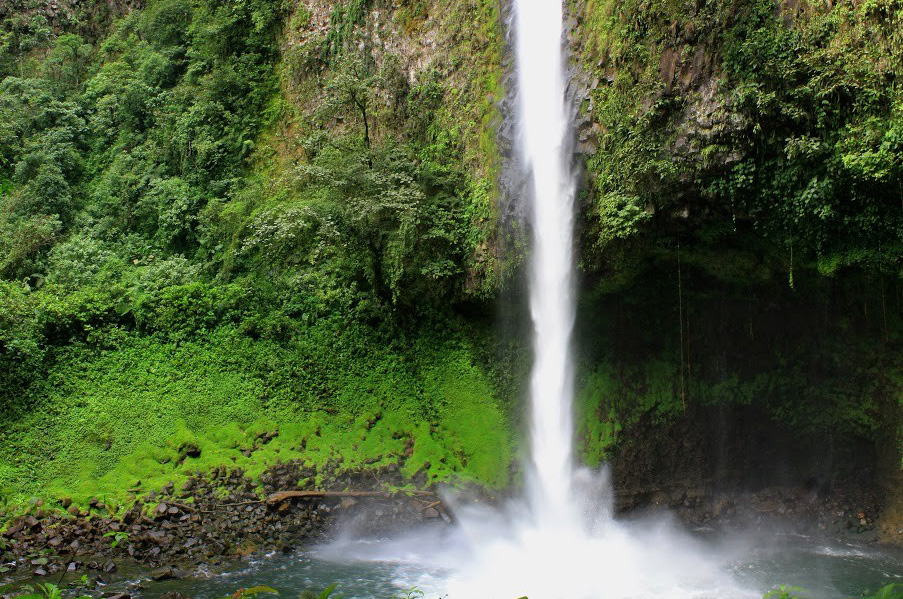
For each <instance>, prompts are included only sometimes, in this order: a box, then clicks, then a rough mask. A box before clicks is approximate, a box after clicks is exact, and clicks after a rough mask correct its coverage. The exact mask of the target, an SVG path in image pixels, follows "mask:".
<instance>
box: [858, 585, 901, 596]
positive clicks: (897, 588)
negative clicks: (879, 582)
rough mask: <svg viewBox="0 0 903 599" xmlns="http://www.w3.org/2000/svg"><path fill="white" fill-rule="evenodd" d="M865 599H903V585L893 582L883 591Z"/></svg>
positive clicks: (882, 588)
mask: <svg viewBox="0 0 903 599" xmlns="http://www.w3.org/2000/svg"><path fill="white" fill-rule="evenodd" d="M865 599H903V585H900V584H898V583H896V582H892V583H890V584H889V585H887V586H883V587H881V589H880V590H879V591H878V592H877V593H875V594H874V595H870V596H868V597H866V598H865Z"/></svg>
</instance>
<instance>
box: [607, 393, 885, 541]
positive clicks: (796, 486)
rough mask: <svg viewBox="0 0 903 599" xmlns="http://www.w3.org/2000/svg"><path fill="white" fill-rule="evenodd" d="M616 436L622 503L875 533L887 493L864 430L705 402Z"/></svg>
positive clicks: (696, 516) (691, 518)
mask: <svg viewBox="0 0 903 599" xmlns="http://www.w3.org/2000/svg"><path fill="white" fill-rule="evenodd" d="M623 439H624V443H623V444H622V446H621V448H620V449H619V451H618V454H617V455H616V456H615V457H614V459H613V461H612V462H613V474H612V478H613V481H614V486H615V494H616V503H617V507H618V509H619V510H620V511H621V512H630V511H636V510H645V509H668V510H670V511H672V512H674V513H676V514H677V515H678V516H679V517H681V518H682V519H683V520H684V521H686V522H689V523H692V524H715V523H720V524H732V525H737V526H752V527H759V526H771V525H773V524H775V523H776V522H779V523H783V524H786V525H789V526H790V527H792V528H793V529H795V530H799V531H801V532H811V533H814V534H828V535H835V536H836V535H841V536H845V535H854V536H855V537H856V540H858V541H872V540H875V539H876V538H877V534H878V531H877V528H878V526H879V522H880V517H881V514H882V511H883V509H884V507H885V503H886V502H885V501H884V494H883V493H882V492H881V489H880V487H879V486H878V484H877V482H876V478H875V471H874V467H873V464H874V448H873V447H871V446H870V445H869V444H868V442H867V441H865V440H856V439H849V438H846V439H837V440H830V439H824V438H805V437H803V436H802V435H801V434H800V433H799V432H798V431H793V430H791V429H788V428H784V427H782V426H780V425H778V424H776V423H774V422H773V421H771V420H770V419H769V418H767V417H766V416H765V415H763V414H761V413H759V412H757V411H756V410H754V409H740V408H735V409H733V410H728V409H723V408H703V407H697V408H694V409H691V410H689V411H688V413H687V414H685V415H684V416H683V417H682V418H679V419H677V420H676V421H675V422H672V423H669V424H665V425H662V424H661V423H659V424H653V423H652V422H649V421H641V422H639V423H637V424H635V425H633V426H632V428H631V429H630V430H627V431H625V433H624V435H623Z"/></svg>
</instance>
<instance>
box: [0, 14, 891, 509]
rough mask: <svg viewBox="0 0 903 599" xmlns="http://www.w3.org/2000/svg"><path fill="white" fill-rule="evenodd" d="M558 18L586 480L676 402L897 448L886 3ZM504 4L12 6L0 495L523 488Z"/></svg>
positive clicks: (3, 106)
mask: <svg viewBox="0 0 903 599" xmlns="http://www.w3.org/2000/svg"><path fill="white" fill-rule="evenodd" d="M570 11H571V13H572V15H573V17H574V26H575V29H574V31H573V32H572V34H571V36H570V40H571V44H572V54H573V59H574V62H575V67H574V69H573V70H574V76H575V81H577V82H578V83H579V84H578V85H577V86H576V87H581V86H582V88H583V89H585V90H586V97H585V98H579V99H580V100H581V101H582V104H581V106H580V114H581V116H580V120H581V130H580V138H581V144H580V145H581V151H582V152H583V155H582V159H584V160H585V162H586V166H587V181H586V183H587V184H586V186H585V192H584V194H583V202H582V206H581V214H580V219H579V220H580V227H581V252H580V255H581V269H582V272H583V273H584V283H585V285H584V288H585V292H584V293H583V295H582V299H581V319H582V322H584V323H586V326H581V328H580V333H581V337H580V339H579V340H578V341H579V343H578V345H579V347H580V355H581V363H580V368H579V375H580V377H579V379H580V380H579V387H580V406H579V407H578V409H579V411H580V416H581V417H580V438H581V440H582V441H583V443H584V446H585V447H584V449H585V455H584V457H585V458H586V460H587V461H588V462H590V463H591V464H596V463H598V462H599V461H600V460H602V459H605V458H606V457H609V456H610V455H611V453H612V451H615V450H616V447H617V442H618V439H619V435H621V434H622V433H623V431H624V430H626V428H627V427H629V426H630V425H631V424H632V423H636V422H637V421H639V420H641V419H643V418H654V419H657V418H670V417H677V416H678V415H679V414H681V413H683V412H684V410H685V409H686V407H687V404H688V402H690V403H693V402H699V403H704V404H707V405H711V404H718V403H727V404H738V405H761V406H762V408H763V409H764V410H765V411H767V412H768V413H769V414H770V415H772V416H773V417H775V418H777V419H781V420H782V421H785V422H789V423H791V424H793V425H794V426H796V427H798V430H800V431H801V433H800V434H812V433H813V432H815V433H816V434H821V433H823V432H824V431H832V433H833V432H836V433H838V434H856V435H863V436H866V437H868V438H874V439H878V438H879V437H880V438H882V439H883V438H884V437H883V436H887V437H888V438H889V439H890V441H887V443H889V444H890V445H891V446H892V447H893V448H895V450H896V449H897V448H899V447H900V446H901V445H900V443H901V440H903V436H901V434H900V433H901V430H903V429H900V428H899V423H901V422H903V420H901V419H900V418H899V411H900V410H899V405H900V397H901V393H900V389H901V380H903V377H901V374H900V373H901V372H903V370H901V365H900V358H899V355H900V353H899V352H898V351H896V350H898V349H899V344H900V318H899V316H900V313H901V306H900V291H901V289H900V284H899V283H900V277H901V266H903V265H901V255H903V254H901V240H903V218H901V217H903V96H901V91H900V82H899V77H898V76H897V75H898V74H899V73H900V59H901V56H903V52H898V51H895V49H899V48H900V47H901V39H900V36H901V31H903V27H901V25H903V23H901V19H900V15H901V14H903V8H901V6H900V4H899V3H898V2H894V1H893V0H876V1H870V2H862V3H855V4H854V3H849V2H846V3H838V4H836V5H833V4H825V5H824V6H822V5H818V6H815V5H799V6H796V5H793V6H791V5H790V4H788V5H787V6H784V5H781V6H779V7H776V5H775V4H774V3H773V2H771V0H767V1H766V0H744V1H743V2H739V3H737V2H721V1H713V2H707V3H706V2H703V3H695V4H694V3H690V4H686V3H681V2H665V3H657V4H649V3H646V2H634V1H631V2H626V3H625V2H620V3H616V2H608V1H603V0H586V1H582V0H580V1H575V2H572V3H570ZM502 12H503V7H502V6H500V5H498V4H497V3H496V2H494V1H491V0H434V1H432V2H427V1H425V0H409V1H406V2H401V3H396V4H386V3H383V2H380V1H379V0H343V1H341V2H335V3H328V2H320V1H319V0H307V1H305V2H303V3H295V2H285V1H282V0H240V1H236V2H230V3H222V2H218V1H216V0H146V1H144V2H132V3H127V2H123V3H116V2H109V3H85V2H82V3H74V2H73V3H69V2H65V1H62V2H58V3H56V2H55V3H50V2H43V1H40V0H10V1H9V2H6V3H5V4H2V5H0V17H2V19H0V20H2V27H0V207H2V210H0V427H2V430H3V431H4V436H3V442H2V444H0V503H2V502H4V501H10V502H12V501H14V500H20V499H22V498H24V497H29V496H32V495H36V494H40V495H47V496H54V495H56V496H59V495H60V494H61V493H63V492H65V493H66V494H67V495H70V496H72V497H73V498H74V499H75V500H76V501H81V500H86V499H87V498H89V497H91V496H94V495H98V494H108V495H110V496H124V493H125V490H127V489H130V488H132V489H134V488H136V487H135V483H136V481H138V480H140V481H141V484H142V487H143V489H145V490H147V489H151V488H153V487H154V486H155V485H157V486H159V485H160V484H162V483H164V482H166V481H169V480H178V479H179V478H180V477H184V476H186V475H187V473H188V472H191V471H194V470H203V469H204V468H206V467H208V466H212V465H216V464H218V463H224V462H228V463H236V464H238V465H239V466H242V467H245V468H247V469H249V470H250V471H251V472H255V471H258V470H260V469H262V467H263V465H264V464H266V463H268V462H271V461H274V460H277V459H282V460H287V459H294V458H299V459H306V460H309V461H311V462H313V463H316V464H318V465H323V464H326V463H329V462H331V463H338V464H341V467H346V468H358V467H362V466H365V465H372V464H377V465H385V464H387V463H396V464H398V465H399V466H400V467H402V468H403V470H404V472H405V473H407V474H409V475H411V476H412V477H413V476H414V475H415V474H417V473H420V474H421V476H423V477H425V478H426V480H432V481H437V480H464V481H474V482H478V483H481V484H485V485H489V486H493V487H503V486H505V485H507V484H508V483H509V481H510V479H511V474H510V472H511V469H510V465H511V462H512V456H513V455H514V454H516V452H517V444H518V435H516V434H515V433H516V431H517V430H518V423H519V418H520V417H521V416H520V412H521V410H520V407H519V406H520V405H521V403H520V400H521V393H522V391H523V382H522V381H523V379H524V373H525V372H526V368H527V365H528V364H529V358H530V356H529V349H528V344H527V340H526V331H525V329H524V328H523V323H522V322H521V321H520V320H519V319H518V317H516V316H515V317H512V318H510V319H509V321H508V323H509V324H511V323H513V324H511V326H507V327H501V328H499V327H497V326H496V324H495V322H494V317H495V308H496V304H495V302H497V301H498V300H499V299H502V300H505V301H508V298H509V296H510V295H514V296H517V295H518V294H519V291H518V290H519V287H518V286H519V285H520V282H519V280H520V277H519V275H520V274H521V273H520V270H519V268H520V264H522V262H523V255H522V254H523V247H524V243H523V237H521V236H520V233H519V232H518V231H517V230H515V231H512V230H511V229H510V228H503V227H502V226H501V225H502V223H503V222H504V223H506V224H508V225H511V224H512V223H511V222H510V221H508V220H506V219H507V216H506V215H505V214H503V207H504V206H507V205H508V204H509V203H517V201H518V198H516V197H510V196H511V193H513V192H512V190H507V191H505V190H499V187H500V185H499V184H500V181H501V177H500V171H501V169H502V168H503V166H504V164H505V160H506V159H507V155H508V152H509V150H508V148H509V147H510V145H511V140H510V139H506V138H505V132H504V130H503V127H501V125H502V119H501V115H500V104H501V102H502V99H503V97H504V96H505V94H506V93H507V91H509V90H506V89H504V81H505V78H504V76H505V67H504V64H505V61H504V39H505V33H504V26H505V24H504V19H503V14H502ZM584 142H585V143H584ZM515 229H517V227H515ZM503 248H504V250H505V252H503V251H502V250H503ZM505 305H506V306H507V307H506V310H507V309H511V310H521V313H522V309H523V306H522V305H521V304H520V303H519V301H518V300H517V299H515V300H513V301H511V302H510V303H507V304H505ZM784 325H786V326H784ZM502 329H504V330H502ZM512 331H513V335H512V334H510V333H512ZM813 331H815V332H816V333H813ZM273 428H278V429H279V430H280V431H281V432H282V433H284V434H280V435H279V437H277V438H276V441H274V442H273V443H271V444H269V445H267V446H266V448H264V449H260V450H259V451H258V452H257V453H255V454H254V455H252V456H248V455H246V452H245V450H246V448H247V446H248V445H249V444H250V443H251V441H249V440H253V439H254V438H255V435H257V434H258V433H259V432H260V431H261V430H271V429H273ZM886 429H887V430H886ZM882 435H883V436H882ZM882 442H883V441H882ZM189 446H191V447H199V448H201V449H202V451H201V452H200V457H187V455H186V447H189ZM898 458H899V454H897V459H896V462H897V463H898V464H899V459H898Z"/></svg>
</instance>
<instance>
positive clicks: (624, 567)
mask: <svg viewBox="0 0 903 599" xmlns="http://www.w3.org/2000/svg"><path fill="white" fill-rule="evenodd" d="M562 13H563V7H562V0H515V1H514V21H513V26H514V32H513V33H514V38H515V39H516V47H515V50H516V60H517V80H518V94H519V95H518V110H519V114H518V115H517V116H518V125H519V139H518V142H519V148H520V154H521V157H522V159H523V162H524V163H525V165H526V168H527V170H528V172H529V175H530V182H531V185H530V200H531V208H532V210H531V225H532V226H531V230H532V233H533V247H532V256H531V260H532V261H531V269H530V313H531V317H532V320H533V326H534V338H533V350H534V364H533V370H532V373H531V379H530V405H531V417H530V433H531V437H530V442H531V453H530V463H529V464H528V468H527V481H526V482H527V497H526V502H525V503H526V505H524V504H518V505H512V506H509V508H508V510H507V511H506V512H504V513H498V512H490V511H489V510H475V511H462V512H461V513H460V514H459V515H460V526H461V529H462V531H463V533H464V536H465V538H466V539H467V543H468V544H469V546H470V547H469V551H468V552H465V555H468V557H467V558H465V559H464V560H463V561H464V563H463V564H462V565H461V566H460V568H459V571H458V572H457V574H456V575H454V576H453V577H452V579H451V580H450V581H449V584H448V586H447V591H448V594H449V597H450V598H451V599H459V598H460V599H516V598H518V597H523V596H527V597H529V598H530V599H627V598H636V599H653V598H661V599H664V598H667V599H686V598H699V599H703V598H709V599H716V598H717V599H727V598H737V597H752V596H754V595H751V594H748V593H745V592H743V591H741V590H740V589H738V588H737V587H736V586H735V585H734V584H733V583H732V581H731V579H730V577H729V576H728V575H726V574H725V573H724V571H723V570H722V569H721V568H720V567H718V565H716V563H715V560H713V559H709V558H704V557H703V554H704V553H705V552H704V550H703V549H702V547H701V546H700V545H699V543H698V542H697V541H695V540H694V539H692V538H690V537H689V536H688V535H686V534H684V533H682V532H681V531H680V530H679V529H678V528H677V527H675V526H672V525H671V524H669V523H667V522H665V521H662V520H658V521H655V522H647V523H645V524H643V525H637V526H630V527H627V526H625V525H622V524H620V523H618V522H616V521H615V520H613V519H612V514H611V506H610V503H611V491H610V488H609V485H608V482H607V480H605V479H604V477H600V476H598V475H597V476H592V475H590V474H589V473H588V472H586V471H585V470H576V469H575V465H574V463H573V462H574V460H573V457H572V456H573V446H572V445H573V444H572V438H573V434H574V431H573V424H572V400H573V394H574V382H573V377H574V374H573V365H572V359H571V334H572V332H573V328H574V319H575V299H574V293H575V289H574V287H575V285H574V258H573V255H572V254H573V228H574V216H573V215H574V194H575V177H574V173H573V172H572V146H571V143H570V141H571V139H570V138H571V136H572V124H571V121H570V118H569V111H568V105H567V101H566V94H565V87H566V81H565V56H564V53H563V49H562V46H563V15H562Z"/></svg>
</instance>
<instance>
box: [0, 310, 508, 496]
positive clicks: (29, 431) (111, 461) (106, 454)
mask: <svg viewBox="0 0 903 599" xmlns="http://www.w3.org/2000/svg"><path fill="white" fill-rule="evenodd" d="M332 333H334V331H333V330H328V329H325V330H324V328H322V327H321V329H320V330H317V329H316V327H312V329H311V330H308V331H305V335H304V336H303V337H299V338H297V339H295V340H293V341H292V342H291V343H288V344H283V345H280V344H276V343H274V342H269V341H263V340H258V341H252V340H249V339H248V338H246V337H242V336H240V335H238V334H236V333H235V332H233V331H231V330H228V329H221V330H217V331H215V332H213V333H212V334H211V335H210V336H209V337H208V338H206V339H203V340H194V341H189V342H185V343H182V344H179V345H176V344H173V343H170V342H166V341H164V340H159V339H156V338H146V337H145V338H141V337H138V336H132V335H127V336H125V337H123V338H122V339H120V340H118V341H117V342H116V347H115V348H110V349H103V350H92V349H90V348H86V347H78V346H75V347H71V348H69V349H68V350H67V351H66V352H65V353H64V354H63V355H62V356H61V357H60V359H59V361H58V363H57V365H56V366H55V367H54V368H53V369H52V370H51V372H50V376H49V377H48V378H47V379H46V380H45V381H44V382H43V383H42V384H41V385H39V386H38V387H37V388H36V389H35V390H34V391H33V392H32V395H33V400H34V401H35V402H36V404H35V409H33V410H32V411H31V412H30V413H29V415H28V417H26V418H25V419H23V420H20V421H17V422H13V423H8V424H7V428H6V433H7V434H6V435H5V438H6V439H7V440H6V441H5V442H4V443H3V444H2V446H0V489H3V488H5V489H6V493H7V497H6V499H7V501H10V500H11V501H21V500H24V499H26V498H28V497H30V496H44V497H49V498H59V497H63V496H71V497H73V498H74V499H75V500H76V501H86V500H88V499H90V498H91V497H101V496H102V497H106V498H108V499H109V498H115V499H117V500H118V502H119V503H122V502H124V501H127V500H128V499H129V490H130V489H141V490H144V491H147V490H150V489H155V488H159V487H160V486H162V485H164V484H166V483H167V482H176V483H178V482H180V481H181V480H183V479H184V478H186V477H187V476H188V475H189V474H191V473H193V472H194V471H196V470H201V471H204V470H206V469H208V468H211V467H215V466H218V465H222V464H225V465H228V466H236V467H241V468H244V469H246V470H247V471H248V472H249V473H250V474H251V475H256V474H258V473H260V472H261V471H262V470H263V469H264V468H265V467H266V466H268V465H270V464H272V463H274V462H276V461H277V460H282V461H286V460H293V459H300V460H303V461H305V462H307V463H310V464H311V465H314V466H320V467H322V466H324V465H325V464H326V463H327V462H332V463H333V464H338V466H339V469H345V468H347V469H355V468H361V467H365V466H367V465H374V466H382V465H386V464H389V463H394V464H398V465H399V466H400V467H401V468H402V471H403V472H404V473H405V474H407V475H411V476H413V475H414V474H416V473H417V472H418V471H420V470H421V469H422V470H424V471H425V473H426V474H427V476H428V479H429V480H430V481H431V482H435V481H453V480H458V481H472V482H476V483H480V484H483V485H487V486H490V487H500V486H503V485H505V484H506V482H507V478H508V466H509V462H510V457H511V449H510V435H509V430H508V427H507V424H506V420H505V418H504V417H503V414H502V411H501V409H500V407H499V405H498V403H497V401H496V400H495V398H494V393H493V390H492V388H491V386H490V383H489V381H488V379H487V376H486V374H485V373H484V372H483V371H482V370H481V369H480V368H479V367H478V366H475V365H474V363H473V361H474V356H473V351H472V350H471V348H470V347H469V346H468V342H467V341H466V340H465V339H464V336H463V335H461V334H454V333H452V334H446V335H445V340H444V341H439V340H438V339H437V337H436V336H435V335H430V334H429V333H425V334H421V335H419V336H417V337H415V338H413V339H411V340H410V343H411V346H410V347H404V346H403V344H401V343H392V344H389V346H388V347H386V346H383V345H380V344H378V343H375V342H373V340H368V341H370V343H367V342H361V340H360V339H351V336H350V335H346V336H345V338H344V339H343V338H341V337H339V338H333V340H332V341H330V339H329V337H330V336H331V335H332ZM314 373H316V374H315V376H316V379H317V382H318V383H319V384H321V385H325V386H326V387H328V388H327V389H319V390H317V393H316V395H315V394H314V393H313V392H312V389H311V385H310V384H309V383H308V382H306V381H305V379H306V378H307V377H309V376H311V375H312V374H314ZM272 430H278V431H279V435H278V436H277V437H276V438H275V439H274V440H272V441H271V442H269V443H267V444H265V445H264V444H261V445H260V447H259V448H257V449H256V450H254V451H253V453H252V454H251V455H250V457H248V456H246V454H245V453H243V450H248V449H251V448H252V447H253V446H255V441H256V437H257V435H258V434H259V433H261V432H267V431H272ZM192 446H194V447H196V448H198V449H200V450H201V452H200V456H199V457H196V458H193V457H186V455H185V454H186V453H187V452H188V448H189V447H192ZM407 454H409V455H407ZM139 481H140V482H139ZM314 482H316V481H314Z"/></svg>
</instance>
